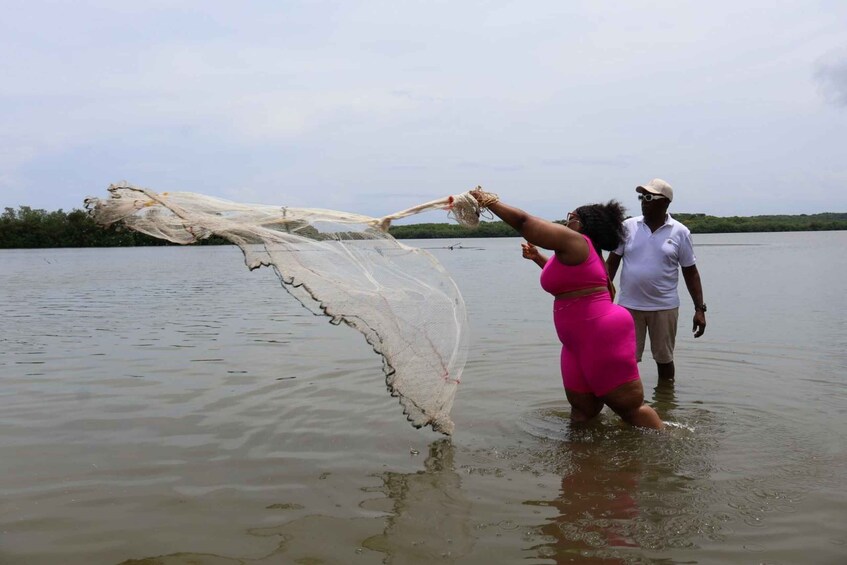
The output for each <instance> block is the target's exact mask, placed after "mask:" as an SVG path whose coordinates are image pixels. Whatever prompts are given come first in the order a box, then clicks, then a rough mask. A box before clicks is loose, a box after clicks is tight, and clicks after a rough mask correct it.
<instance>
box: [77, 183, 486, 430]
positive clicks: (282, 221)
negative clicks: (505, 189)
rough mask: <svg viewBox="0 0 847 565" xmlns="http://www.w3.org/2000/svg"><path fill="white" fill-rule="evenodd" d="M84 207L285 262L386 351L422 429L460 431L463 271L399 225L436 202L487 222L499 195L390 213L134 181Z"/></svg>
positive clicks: (298, 286)
mask: <svg viewBox="0 0 847 565" xmlns="http://www.w3.org/2000/svg"><path fill="white" fill-rule="evenodd" d="M108 192H109V197H108V198H106V199H100V198H94V197H91V198H88V199H86V201H85V207H86V209H87V210H88V212H89V213H90V214H91V216H92V217H93V218H94V220H95V222H96V223H98V224H100V225H102V226H110V225H113V224H117V225H119V226H123V227H126V228H129V229H132V230H135V231H138V232H141V233H145V234H147V235H150V236H153V237H156V238H160V239H164V240H168V241H171V242H174V243H179V244H191V243H195V242H197V241H199V240H202V239H206V238H208V237H210V236H212V235H217V236H220V237H222V238H224V239H226V240H228V241H230V242H232V243H234V244H235V245H237V246H238V247H239V248H240V249H241V251H242V252H243V254H244V262H245V264H246V265H247V267H248V268H249V269H250V270H253V269H257V268H259V267H261V266H268V267H271V268H273V269H274V271H275V272H276V274H277V276H278V277H279V279H280V281H281V282H282V285H283V287H284V288H285V289H286V290H287V291H288V292H289V293H290V294H291V295H292V296H294V297H295V298H296V299H297V300H298V301H299V302H300V303H301V304H302V305H303V306H305V307H306V308H307V309H309V310H310V311H311V312H313V313H314V314H316V315H324V316H328V317H329V318H330V323H332V324H335V325H338V324H342V323H343V324H346V325H348V326H351V327H353V328H355V329H356V330H358V331H359V332H360V333H362V335H364V337H365V339H366V341H367V342H368V343H369V344H370V345H371V347H372V348H373V350H374V351H375V352H376V353H378V354H380V355H381V356H382V359H383V372H384V374H385V383H386V386H387V389H388V391H389V392H390V393H391V395H392V396H395V397H397V398H398V399H399V402H400V404H401V406H402V408H403V413H404V414H405V415H406V417H407V419H408V420H409V421H410V422H411V423H412V425H413V426H415V427H418V428H419V427H423V426H431V427H432V429H433V430H435V431H437V432H441V433H444V434H447V435H450V434H452V432H453V429H454V423H453V421H452V420H451V418H450V411H451V409H452V406H453V401H454V398H455V395H456V390H457V387H458V384H459V382H460V380H461V375H462V371H463V369H464V365H465V361H466V359H467V350H468V336H467V326H468V321H467V312H466V308H465V303H464V299H463V298H462V295H461V293H460V292H459V289H458V287H457V286H456V284H455V282H454V281H453V279H452V278H451V277H450V275H449V274H448V273H447V271H446V270H445V269H444V267H443V266H442V265H441V264H440V263H439V262H438V260H437V259H436V258H435V257H434V256H432V255H431V254H430V253H428V252H427V251H425V250H423V249H418V248H414V247H410V246H407V245H404V244H402V243H400V242H398V241H397V240H396V239H394V238H393V237H392V236H391V235H389V233H388V228H389V226H390V225H391V222H392V221H394V220H397V219H400V218H405V217H408V216H411V215H414V214H420V213H423V212H428V211H432V210H442V211H445V210H446V211H447V213H448V215H449V216H450V217H451V218H453V219H455V220H456V221H457V222H458V223H460V224H462V225H465V226H470V227H473V226H476V225H478V223H479V221H480V216H481V215H482V214H483V213H484V211H485V207H486V206H490V205H492V204H493V203H494V202H496V201H497V196H496V195H494V194H492V193H487V192H484V191H482V190H481V189H480V188H479V187H477V188H476V189H475V191H474V194H476V198H475V197H474V196H473V195H472V194H471V191H469V192H465V193H462V194H457V195H452V196H448V197H445V198H440V199H438V200H433V201H430V202H426V203H423V204H420V205H417V206H414V207H412V208H408V209H405V210H401V211H399V212H396V213H394V214H389V215H387V216H383V217H381V218H373V217H369V216H365V215H360V214H355V213H348V212H340V211H334V210H324V209H319V208H291V207H286V206H270V205H264V204H240V203H236V202H231V201H228V200H222V199H219V198H214V197H211V196H205V195H202V194H197V193H191V192H162V193H157V192H154V191H152V190H149V189H146V188H140V187H136V186H133V185H131V184H129V183H126V182H123V183H118V184H113V185H111V186H109V188H108Z"/></svg>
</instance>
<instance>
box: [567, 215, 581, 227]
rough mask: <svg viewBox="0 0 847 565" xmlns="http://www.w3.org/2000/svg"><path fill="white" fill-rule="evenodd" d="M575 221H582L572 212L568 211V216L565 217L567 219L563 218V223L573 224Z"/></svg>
mask: <svg viewBox="0 0 847 565" xmlns="http://www.w3.org/2000/svg"><path fill="white" fill-rule="evenodd" d="M577 222H580V223H581V222H582V220H580V219H579V216H577V215H576V214H574V213H573V212H568V218H567V220H565V225H566V226H569V225H571V224H575V223H577Z"/></svg>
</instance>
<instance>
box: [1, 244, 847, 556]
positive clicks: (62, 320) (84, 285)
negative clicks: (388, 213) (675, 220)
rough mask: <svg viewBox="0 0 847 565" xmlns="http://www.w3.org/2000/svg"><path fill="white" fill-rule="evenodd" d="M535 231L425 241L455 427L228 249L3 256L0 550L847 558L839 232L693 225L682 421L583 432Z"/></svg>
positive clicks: (671, 392)
mask: <svg viewBox="0 0 847 565" xmlns="http://www.w3.org/2000/svg"><path fill="white" fill-rule="evenodd" d="M519 241H520V240H517V239H498V240H468V241H464V242H463V245H464V246H467V247H473V248H474V249H453V250H450V249H446V244H445V248H444V249H438V248H437V247H439V241H438V240H435V241H418V242H408V243H411V244H413V245H420V246H422V247H435V249H431V250H430V251H431V252H432V253H433V254H435V255H436V256H437V257H438V258H439V260H441V261H442V262H443V264H444V265H445V267H446V268H447V269H448V270H449V271H450V273H451V274H452V275H453V276H454V278H455V279H456V281H457V284H458V285H459V287H460V289H461V290H462V293H463V294H464V296H465V300H466V301H467V305H468V311H469V318H470V322H471V332H472V333H471V352H470V356H469V362H468V365H467V367H466V369H465V374H464V376H463V382H462V385H461V387H460V389H459V393H458V396H457V399H456V402H455V405H454V409H453V417H454V420H455V422H456V433H455V435H454V436H453V437H452V439H449V440H448V439H446V438H444V437H443V436H440V435H438V434H435V433H433V432H431V431H428V430H415V429H413V428H411V426H409V425H408V423H407V422H406V421H405V419H404V417H403V416H402V411H401V408H400V406H399V405H398V404H397V402H396V399H393V398H391V397H390V396H389V395H388V394H387V392H386V391H385V386H384V376H383V374H382V371H381V367H382V361H381V359H380V358H379V357H378V356H377V355H375V354H374V353H373V352H372V351H371V348H370V347H368V346H367V344H366V343H365V341H364V339H363V338H362V336H361V335H360V334H358V333H357V332H355V331H354V330H352V329H350V328H346V327H343V326H342V327H336V326H332V325H330V324H328V323H327V318H322V317H316V316H313V315H312V314H311V313H310V312H309V311H307V310H306V309H304V308H303V307H301V306H300V305H299V304H298V303H297V302H296V301H294V300H293V299H292V298H291V297H290V296H288V294H287V293H286V292H285V291H284V290H283V289H282V288H281V286H280V284H279V282H278V280H277V279H276V277H275V276H274V274H273V273H272V272H271V271H270V270H267V269H260V270H258V271H254V272H249V271H248V270H247V269H246V267H244V264H243V261H242V258H241V253H240V251H238V250H237V249H236V248H234V247H185V248H182V247H168V248H134V249H61V250H58V249H57V250H13V251H0V305H2V309H3V316H2V319H1V320H2V321H0V324H2V325H0V328H2V329H0V501H2V502H0V563H4V564H5V563H13V564H17V563H23V564H28V563H61V564H75V563H80V564H97V563H121V562H125V561H130V560H136V561H133V562H136V563H145V562H146V563H210V564H211V563H215V564H217V563H363V564H364V563H384V562H388V563H431V562H433V561H438V562H445V563H514V562H518V561H520V562H523V563H661V564H666V563H695V562H696V563H730V564H735V563H738V564H742V563H769V564H773V563H783V564H790V563H832V564H835V563H843V562H845V556H847V534H845V531H844V527H843V524H844V523H845V517H847V490H845V489H844V486H843V485H844V484H845V481H847V455H845V453H847V448H845V438H847V418H845V413H847V392H845V391H847V387H845V384H847V383H845V370H847V357H846V356H845V351H847V317H845V316H844V313H843V312H844V309H843V304H844V298H843V293H844V288H845V287H844V282H843V281H844V280H845V278H847V258H845V256H844V254H843V252H842V249H843V248H844V247H845V244H847V233H845V232H826V233H786V234H782V233H779V234H727V235H700V236H696V238H695V246H696V251H697V256H698V261H699V266H700V271H701V275H702V278H703V284H704V289H705V296H706V301H707V302H708V304H709V312H708V326H707V330H706V334H705V336H703V337H702V338H699V339H697V340H694V339H693V338H692V337H691V335H690V331H689V327H690V321H689V318H690V316H691V314H693V308H692V306H691V302H690V300H689V298H688V296H687V295H686V293H685V291H684V290H683V291H682V300H683V306H682V308H681V312H682V315H681V318H680V336H679V339H678V343H677V374H678V378H677V383H676V385H675V386H673V387H657V383H656V374H655V367H654V366H653V365H652V362H651V361H645V362H644V363H642V364H641V370H642V378H643V381H644V385H645V391H646V395H647V400H648V402H650V403H651V404H652V405H653V406H654V407H655V408H656V409H657V410H658V411H659V413H660V415H661V416H662V417H663V419H665V420H666V421H669V422H671V423H673V424H675V425H674V427H672V428H671V429H670V430H669V432H668V433H666V434H656V433H653V432H642V431H638V430H633V429H630V428H628V427H626V426H624V425H622V424H620V422H619V421H618V420H617V418H616V417H615V416H614V415H613V414H611V413H609V412H604V413H603V414H602V415H601V417H600V418H599V419H598V420H597V421H596V422H595V423H593V424H591V425H589V426H586V427H583V428H573V427H571V426H570V425H569V423H568V406H567V402H566V401H565V399H564V394H563V391H562V388H561V379H560V376H559V374H558V345H557V342H556V335H555V331H554V329H553V326H552V321H551V313H550V299H549V297H548V296H547V295H545V293H544V292H543V291H541V289H540V288H539V286H538V281H537V277H538V274H539V270H538V268H537V267H536V266H535V265H534V264H532V263H530V262H528V261H525V260H523V259H522V258H521V257H520V247H519V245H518V243H519ZM449 243H455V242H449Z"/></svg>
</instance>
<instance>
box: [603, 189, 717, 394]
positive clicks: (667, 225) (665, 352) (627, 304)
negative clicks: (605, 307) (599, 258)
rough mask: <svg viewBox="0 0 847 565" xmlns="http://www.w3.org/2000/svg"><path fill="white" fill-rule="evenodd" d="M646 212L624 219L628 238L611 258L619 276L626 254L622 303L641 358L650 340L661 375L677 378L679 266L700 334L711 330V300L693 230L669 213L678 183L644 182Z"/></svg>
mask: <svg viewBox="0 0 847 565" xmlns="http://www.w3.org/2000/svg"><path fill="white" fill-rule="evenodd" d="M635 191H636V192H638V199H639V200H640V201H641V213H642V214H643V215H642V216H638V217H637V218H629V219H627V220H626V221H625V222H624V229H625V230H626V241H625V242H624V243H622V244H621V245H620V246H619V247H618V248H617V249H616V250H614V251H613V252H611V253H609V258H608V259H607V261H606V263H607V265H608V267H609V278H610V279H614V278H615V274H616V273H617V272H618V266H619V265H620V264H621V260H623V269H622V271H621V280H620V292H619V293H618V303H619V304H620V305H621V306H623V307H624V308H626V309H627V310H629V312H630V313H631V314H632V318H633V319H634V320H635V338H636V358H637V360H638V361H639V362H641V355H642V353H643V352H644V342H645V337H646V336H647V334H649V335H650V350H651V352H652V354H653V359H654V360H655V361H656V367H657V368H658V371H659V381H665V382H669V381H672V380H673V379H674V376H675V369H674V364H673V350H674V345H675V344H676V328H677V320H678V318H679V294H678V293H677V286H678V284H679V269H680V267H682V276H683V278H684V279H685V286H686V287H687V288H688V293H689V294H690V295H691V299H692V300H693V302H694V328H693V332H694V337H700V336H701V335H703V332H704V331H706V304H705V303H704V302H703V289H702V287H701V285H700V273H699V272H698V271H697V265H695V261H696V258H695V257H694V248H693V245H692V243H691V232H690V231H689V230H688V228H687V227H685V226H684V225H683V224H681V223H680V222H678V221H676V220H674V219H673V218H672V217H671V215H670V214H668V206H670V204H671V202H672V201H673V188H671V185H669V184H668V183H666V182H665V181H663V180H662V179H653V180H651V181H650V182H649V183H647V184H645V185H642V186H638V187H636V189H635Z"/></svg>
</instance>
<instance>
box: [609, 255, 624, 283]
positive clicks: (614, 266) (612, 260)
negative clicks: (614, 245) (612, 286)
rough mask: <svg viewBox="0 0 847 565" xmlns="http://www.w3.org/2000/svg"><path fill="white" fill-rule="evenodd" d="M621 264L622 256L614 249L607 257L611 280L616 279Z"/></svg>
mask: <svg viewBox="0 0 847 565" xmlns="http://www.w3.org/2000/svg"><path fill="white" fill-rule="evenodd" d="M620 264H621V256H620V255H618V254H617V253H615V252H614V251H610V252H609V256H608V257H607V258H606V268H607V269H608V270H609V280H610V281H613V280H615V275H616V274H618V266H619V265H620Z"/></svg>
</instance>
